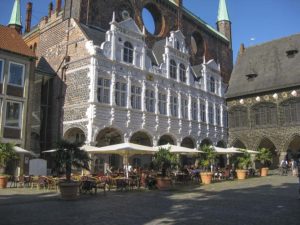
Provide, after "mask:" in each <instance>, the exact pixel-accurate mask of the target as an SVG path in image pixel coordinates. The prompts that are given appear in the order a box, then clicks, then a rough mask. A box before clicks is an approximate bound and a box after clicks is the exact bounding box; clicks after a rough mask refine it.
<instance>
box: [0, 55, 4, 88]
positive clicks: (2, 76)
mask: <svg viewBox="0 0 300 225" xmlns="http://www.w3.org/2000/svg"><path fill="white" fill-rule="evenodd" d="M0 62H2V68H1V70H0V83H3V78H4V60H3V59H0Z"/></svg>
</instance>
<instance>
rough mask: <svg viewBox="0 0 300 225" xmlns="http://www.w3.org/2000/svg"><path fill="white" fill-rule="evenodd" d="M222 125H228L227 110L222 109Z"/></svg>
mask: <svg viewBox="0 0 300 225" xmlns="http://www.w3.org/2000/svg"><path fill="white" fill-rule="evenodd" d="M223 126H224V127H225V128H226V127H228V113H227V111H225V110H224V111H223Z"/></svg>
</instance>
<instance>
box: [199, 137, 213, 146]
mask: <svg viewBox="0 0 300 225" xmlns="http://www.w3.org/2000/svg"><path fill="white" fill-rule="evenodd" d="M204 145H213V142H212V141H211V140H210V139H209V138H205V139H203V140H202V141H201V143H200V147H202V146H204Z"/></svg>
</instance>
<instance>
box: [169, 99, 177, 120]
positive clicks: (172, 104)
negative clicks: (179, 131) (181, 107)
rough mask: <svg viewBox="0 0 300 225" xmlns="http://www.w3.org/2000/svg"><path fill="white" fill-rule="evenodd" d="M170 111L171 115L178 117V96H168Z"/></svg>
mask: <svg viewBox="0 0 300 225" xmlns="http://www.w3.org/2000/svg"><path fill="white" fill-rule="evenodd" d="M175 100H176V101H175ZM170 112H171V116H174V117H178V98H177V97H175V96H170Z"/></svg>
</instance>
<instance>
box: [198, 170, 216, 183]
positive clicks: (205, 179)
mask: <svg viewBox="0 0 300 225" xmlns="http://www.w3.org/2000/svg"><path fill="white" fill-rule="evenodd" d="M200 176H201V182H202V184H210V183H211V180H212V176H213V174H212V173H210V172H202V173H200Z"/></svg>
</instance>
